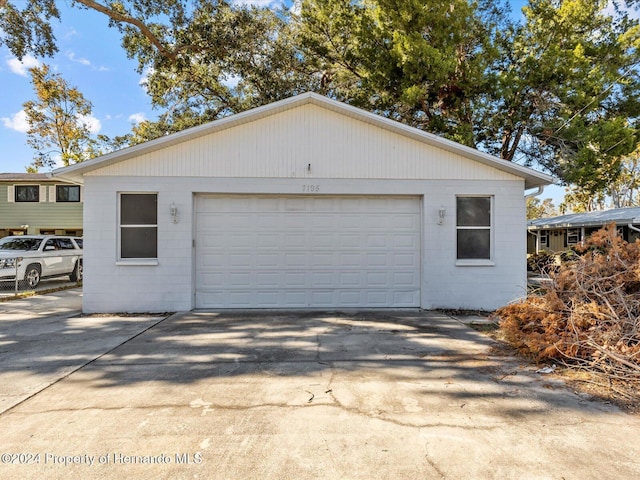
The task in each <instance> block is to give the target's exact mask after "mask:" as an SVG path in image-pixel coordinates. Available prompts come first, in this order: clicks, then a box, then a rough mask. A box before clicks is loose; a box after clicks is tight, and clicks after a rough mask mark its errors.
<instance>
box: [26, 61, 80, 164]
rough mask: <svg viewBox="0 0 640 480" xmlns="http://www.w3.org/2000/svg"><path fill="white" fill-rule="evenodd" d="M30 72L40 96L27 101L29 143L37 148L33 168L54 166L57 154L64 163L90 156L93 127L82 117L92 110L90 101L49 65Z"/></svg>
mask: <svg viewBox="0 0 640 480" xmlns="http://www.w3.org/2000/svg"><path fill="white" fill-rule="evenodd" d="M29 72H30V74H31V83H32V85H33V88H34V91H35V94H36V97H37V100H30V101H27V102H25V103H24V110H25V113H26V114H27V121H28V122H29V130H28V131H27V143H28V144H29V145H30V146H31V147H32V148H33V149H34V150H35V151H36V154H35V156H34V159H33V163H32V165H31V170H32V171H34V170H35V171H37V170H38V169H39V168H42V167H49V168H50V167H53V166H54V165H55V164H56V157H58V156H59V157H60V158H61V160H62V163H63V164H64V165H69V164H72V163H78V162H81V161H83V160H85V159H86V158H89V157H90V152H91V147H90V144H91V138H90V131H89V127H88V126H87V124H86V122H84V121H83V117H86V116H88V115H90V114H91V102H89V101H88V100H86V99H85V98H84V96H83V95H82V93H80V92H79V91H78V89H76V88H75V87H71V86H69V85H68V84H67V82H66V81H65V80H64V79H63V78H62V76H60V75H58V74H54V73H51V71H50V70H49V67H48V66H47V65H43V66H41V67H33V68H31V69H30V70H29Z"/></svg>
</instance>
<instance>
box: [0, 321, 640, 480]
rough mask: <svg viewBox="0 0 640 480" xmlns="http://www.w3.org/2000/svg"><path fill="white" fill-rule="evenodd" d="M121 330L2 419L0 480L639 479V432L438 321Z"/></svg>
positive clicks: (107, 334) (104, 330)
mask: <svg viewBox="0 0 640 480" xmlns="http://www.w3.org/2000/svg"><path fill="white" fill-rule="evenodd" d="M91 321H92V319H86V320H82V323H81V324H73V325H68V326H66V327H65V329H63V330H61V331H59V332H57V333H56V334H55V335H72V336H73V335H76V334H81V333H76V331H78V330H79V331H80V332H82V331H83V330H84V331H85V332H86V331H89V330H90V329H91V328H92V325H93V324H92V323H91ZM136 321H138V320H136ZM153 321H154V320H149V321H148V323H147V324H146V325H145V326H144V328H147V327H148V326H149V324H152V322H153ZM129 327H130V325H129V324H126V323H122V320H121V319H120V320H116V321H115V323H112V322H111V321H108V320H104V321H103V320H98V324H97V325H96V326H95V330H96V331H97V333H98V334H99V337H100V338H101V339H102V340H101V341H102V342H111V341H112V338H111V337H115V336H119V335H120V339H119V340H113V343H112V345H113V344H117V343H118V342H120V344H119V346H117V347H116V348H111V349H110V350H109V349H108V348H102V350H104V351H107V350H108V353H106V354H104V355H102V356H100V357H99V358H97V359H96V360H95V361H93V362H91V363H89V364H87V365H86V366H85V367H84V368H81V369H79V370H76V371H74V372H73V373H72V374H71V375H69V376H67V377H65V378H63V379H62V380H60V381H58V382H57V383H55V384H53V385H51V386H50V387H49V388H46V389H45V390H43V391H41V392H40V393H39V394H37V395H34V396H33V397H31V398H29V399H28V400H26V401H24V402H22V403H21V404H19V405H17V406H15V407H14V408H12V409H10V410H8V411H6V412H4V413H2V414H0V431H2V432H3V433H2V437H3V438H2V443H1V445H2V450H3V452H2V453H5V455H4V456H3V457H2V459H3V462H4V464H0V477H1V478H3V479H6V478H11V479H13V478H16V479H17V478H20V479H23V478H34V479H35V478H48V479H57V478H60V479H63V478H69V477H71V476H73V477H77V478H101V479H102V478H104V479H107V478H114V479H115V478H123V477H129V478H143V479H147V478H148V479H151V478H153V479H156V478H171V479H173V478H184V479H186V478H190V479H192V478H202V479H246V478H260V479H296V480H299V479H367V480H369V479H387V478H393V479H412V480H414V479H417V478H419V479H432V478H433V479H462V478H473V479H561V478H564V479H567V480H569V479H580V480H588V479H602V478H612V479H613V478H621V479H622V478H625V479H626V478H639V477H640V463H639V460H638V459H639V458H640V443H639V442H637V441H635V440H634V439H636V438H638V435H639V434H640V419H639V418H638V417H634V416H630V415H627V414H624V413H622V412H620V411H619V410H617V409H616V408H614V407H612V406H610V405H605V404H602V403H599V402H597V401H593V400H591V399H588V398H585V397H583V396H580V395H577V394H575V393H573V392H572V391H570V390H569V389H567V388H566V387H565V386H564V384H563V383H562V382H560V381H559V380H554V379H553V378H552V376H542V375H537V374H536V373H535V367H532V366H529V365H526V364H524V363H522V362H519V361H518V360H516V359H513V358H509V357H495V356H492V355H491V351H490V347H491V345H492V341H491V340H489V339H488V338H487V337H484V336H482V335H480V334H479V333H477V332H475V331H474V330H472V329H470V328H468V327H466V326H465V325H463V324H461V323H460V322H457V321H455V320H453V319H452V318H451V317H447V316H446V315H443V314H439V313H437V312H387V313H371V312H367V313H354V314H336V313H321V312H313V313H274V312H256V313H251V314H243V313H206V312H190V313H182V314H176V315H173V316H171V317H169V318H167V319H165V320H163V321H160V322H157V323H155V324H154V326H153V327H152V328H148V329H146V330H144V331H143V333H141V334H139V335H137V336H135V337H134V338H131V339H130V340H128V341H122V339H123V338H126V336H127V335H124V334H123V332H122V330H123V329H126V328H129ZM134 331H135V329H132V330H131V332H130V333H129V336H133V332H134ZM89 337H90V336H89ZM89 337H87V338H89ZM98 343H99V342H98ZM96 350H97V348H96ZM69 353H70V351H68V350H67V354H69ZM60 356H61V357H63V356H64V355H60ZM48 359H49V355H47V356H42V357H41V358H40V359H39V361H38V362H36V363H35V364H34V363H33V362H26V363H25V364H24V365H22V366H19V365H15V364H14V369H15V372H17V373H19V374H26V373H27V372H28V373H29V374H35V373H38V372H39V371H40V370H46V369H47V363H46V362H47V360H48ZM2 364H3V365H4V363H2ZM2 383H5V382H2ZM7 453H8V454H9V455H6V454H7ZM11 454H13V455H11Z"/></svg>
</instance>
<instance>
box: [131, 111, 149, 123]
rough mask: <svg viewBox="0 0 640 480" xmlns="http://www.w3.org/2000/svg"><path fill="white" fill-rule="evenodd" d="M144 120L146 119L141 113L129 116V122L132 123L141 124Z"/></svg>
mask: <svg viewBox="0 0 640 480" xmlns="http://www.w3.org/2000/svg"><path fill="white" fill-rule="evenodd" d="M146 119H147V117H145V116H144V113H142V112H138V113H133V114H131V115H129V121H130V122H133V123H141V122H144V121H145V120H146Z"/></svg>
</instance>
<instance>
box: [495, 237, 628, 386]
mask: <svg viewBox="0 0 640 480" xmlns="http://www.w3.org/2000/svg"><path fill="white" fill-rule="evenodd" d="M551 278H552V282H550V285H549V287H548V288H545V290H544V291H541V292H539V293H537V294H533V295H530V296H529V298H527V299H526V300H525V301H523V302H521V303H518V304H514V305H509V306H507V307H503V308H501V309H499V310H498V311H497V312H496V314H497V315H498V316H499V318H500V326H501V329H502V330H503V332H504V335H505V337H506V339H507V340H508V341H509V342H510V343H511V344H513V345H514V346H515V347H516V348H517V349H518V350H519V351H520V352H522V353H524V354H525V355H527V356H530V357H532V358H534V359H535V360H536V361H549V360H554V361H557V362H559V363H562V364H564V365H567V366H571V367H578V368H580V369H585V370H588V371H591V372H597V373H598V374H605V375H606V376H607V377H608V378H609V380H610V382H611V381H622V382H625V383H627V384H628V382H632V383H634V384H638V383H640V241H638V242H636V243H627V242H625V241H623V240H622V239H621V238H620V237H619V236H617V235H616V229H615V226H613V225H610V226H608V227H607V228H605V229H602V230H600V231H599V232H596V233H595V234H594V235H592V236H591V237H590V239H589V241H588V243H587V245H585V247H584V251H583V252H581V255H580V256H578V257H576V258H575V259H573V260H572V261H570V262H566V263H564V264H562V265H561V266H560V268H559V269H558V271H557V272H555V273H553V274H552V275H551Z"/></svg>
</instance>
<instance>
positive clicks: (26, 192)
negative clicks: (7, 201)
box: [15, 185, 40, 202]
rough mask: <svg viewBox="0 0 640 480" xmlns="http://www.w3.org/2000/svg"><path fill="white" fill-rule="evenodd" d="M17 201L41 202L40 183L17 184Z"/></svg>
mask: <svg viewBox="0 0 640 480" xmlns="http://www.w3.org/2000/svg"><path fill="white" fill-rule="evenodd" d="M15 201H16V202H39V201H40V187H39V186H38V185H16V186H15Z"/></svg>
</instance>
